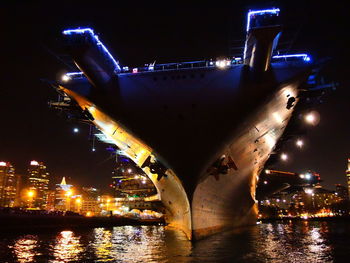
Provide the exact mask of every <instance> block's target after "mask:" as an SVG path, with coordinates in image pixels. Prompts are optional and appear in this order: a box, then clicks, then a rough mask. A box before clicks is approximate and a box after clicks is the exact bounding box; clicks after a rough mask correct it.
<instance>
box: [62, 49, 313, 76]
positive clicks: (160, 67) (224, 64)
mask: <svg viewBox="0 0 350 263" xmlns="http://www.w3.org/2000/svg"><path fill="white" fill-rule="evenodd" d="M287 61H290V62H291V61H301V62H304V63H310V62H311V57H310V56H309V55H308V54H305V53H301V54H286V55H275V56H273V57H272V59H271V62H272V63H275V62H287ZM237 64H242V58H240V57H234V58H230V59H221V60H215V61H214V60H198V61H189V62H178V63H164V64H154V63H152V64H146V65H145V66H143V67H137V68H129V67H128V66H124V67H122V68H121V71H120V73H119V74H121V73H127V74H136V73H142V72H154V71H168V70H179V69H192V68H215V67H217V68H219V69H225V68H228V67H232V66H235V65H237ZM83 78H85V76H84V73H83V72H69V73H66V74H65V75H63V77H62V80H63V81H64V82H67V81H69V80H73V79H83Z"/></svg>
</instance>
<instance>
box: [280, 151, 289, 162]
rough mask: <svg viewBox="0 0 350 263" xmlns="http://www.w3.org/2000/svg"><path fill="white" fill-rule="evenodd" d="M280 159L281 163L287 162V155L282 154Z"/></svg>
mask: <svg viewBox="0 0 350 263" xmlns="http://www.w3.org/2000/svg"><path fill="white" fill-rule="evenodd" d="M281 159H282V161H287V159H288V155H287V154H286V153H282V154H281Z"/></svg>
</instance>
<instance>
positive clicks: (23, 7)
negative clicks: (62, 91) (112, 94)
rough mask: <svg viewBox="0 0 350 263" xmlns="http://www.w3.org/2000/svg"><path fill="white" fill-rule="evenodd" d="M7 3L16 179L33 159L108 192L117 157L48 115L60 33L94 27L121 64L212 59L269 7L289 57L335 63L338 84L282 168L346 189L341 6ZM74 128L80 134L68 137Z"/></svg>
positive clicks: (5, 148) (349, 140)
mask: <svg viewBox="0 0 350 263" xmlns="http://www.w3.org/2000/svg"><path fill="white" fill-rule="evenodd" d="M8 2H12V3H11V4H3V3H2V4H0V7H1V9H0V32H1V44H0V46H1V64H0V65H1V79H0V89H1V93H0V107H1V122H0V123H1V129H0V160H4V161H9V162H11V163H12V164H13V165H14V166H15V168H16V170H17V172H18V173H21V174H24V173H25V172H26V169H27V167H28V165H29V162H30V160H33V159H35V160H38V161H43V162H45V163H46V165H47V167H48V169H49V172H50V173H51V175H52V178H53V182H54V183H57V182H58V181H59V180H60V178H62V176H66V177H68V178H70V179H68V181H69V182H72V183H73V184H79V185H85V186H96V187H101V188H105V187H106V186H108V184H109V183H110V176H111V171H112V167H113V163H114V157H113V156H111V155H110V153H109V152H107V151H106V150H105V148H106V145H104V144H102V143H98V145H97V151H96V152H92V151H91V149H92V145H91V141H89V127H88V126H84V125H82V124H79V125H77V124H75V123H69V122H67V121H66V120H65V119H64V118H63V117H62V116H58V114H57V112H55V111H54V110H52V109H50V108H49V107H48V101H49V100H55V98H56V97H57V95H56V93H55V91H54V90H53V89H52V88H50V87H49V86H48V85H47V84H45V83H44V82H43V81H41V79H50V80H55V79H58V78H59V77H60V76H61V75H62V74H63V73H65V72H67V71H69V67H67V65H65V64H64V63H63V62H62V61H61V60H60V59H59V58H60V57H61V55H63V52H62V49H61V47H60V44H59V43H60V42H59V40H60V37H61V32H62V30H63V29H67V28H72V27H73V28H74V27H78V26H81V27H86V26H88V27H93V28H94V29H95V32H97V33H99V35H100V39H101V40H102V41H103V42H104V44H105V45H106V46H107V47H108V48H109V50H110V51H111V53H112V54H113V55H114V56H115V57H117V58H118V59H119V60H120V62H121V64H122V65H128V66H142V65H143V64H145V63H150V62H153V61H154V60H156V62H157V63H166V62H178V61H189V60H200V59H209V58H214V59H215V58H217V57H219V56H228V55H233V54H234V53H232V49H230V47H232V46H236V47H237V46H243V42H244V38H245V26H246V18H245V16H246V13H247V11H248V10H249V9H259V8H266V7H271V6H274V7H279V8H280V9H281V15H282V20H283V22H284V25H285V32H286V33H285V34H284V35H282V39H283V36H284V37H285V38H286V37H287V36H288V37H289V39H288V41H289V44H288V45H287V46H288V49H289V50H290V52H291V53H292V52H307V53H309V54H311V56H312V57H313V59H315V60H317V59H319V58H324V57H330V58H332V60H331V62H330V64H329V65H328V66H327V67H326V69H325V75H326V76H327V78H328V79H330V80H333V81H336V82H338V83H339V86H338V87H337V90H336V91H335V92H333V93H332V94H330V95H329V96H328V97H327V98H325V99H324V103H323V104H321V105H319V106H317V107H316V108H315V109H316V110H317V111H318V112H319V113H320V115H321V120H320V123H319V125H318V126H316V127H313V128H311V129H309V130H308V135H307V137H306V147H305V148H304V149H303V150H297V149H296V148H295V147H290V149H292V148H293V149H292V151H291V152H290V153H289V154H290V159H289V161H288V162H287V163H285V164H280V165H279V167H280V168H281V169H286V170H290V171H295V172H303V171H305V170H308V169H312V170H315V171H317V172H319V173H320V174H321V177H322V179H323V180H324V183H323V184H324V185H325V186H326V187H328V188H334V184H335V183H342V184H345V170H346V165H347V158H348V157H350V103H349V101H350V87H349V76H350V70H349V68H350V67H349V59H350V51H349V47H350V40H349V39H350V37H349V25H350V23H349V21H348V19H349V14H348V10H350V9H349V6H345V4H344V5H343V4H341V1H333V2H329V1H327V2H326V3H322V2H323V1H288V3H284V2H283V1H281V2H278V1H273V2H271V1H270V2H267V1H260V2H258V1H250V2H249V1H231V4H227V3H224V2H220V1H211V4H206V3H203V1H198V2H197V3H192V4H189V3H188V2H189V1H187V2H185V1H183V2H171V1H164V2H166V4H163V5H156V4H152V3H148V2H149V1H147V3H142V4H139V3H137V1H130V3H129V4H121V1H102V0H101V1H94V2H95V4H86V3H85V2H87V1H85V2H84V1H81V2H80V1H74V2H75V3H74V4H72V3H71V2H73V1H28V2H30V3H24V2H25V1H21V2H19V1H18V2H16V1H8ZM286 2H287V1H286ZM112 3H118V5H117V4H114V5H113V4H112ZM248 3H249V4H248ZM286 40H287V39H286ZM281 41H282V40H281ZM233 50H236V49H233ZM236 53H237V50H236ZM76 126H78V127H79V128H80V132H79V133H78V134H75V133H73V128H74V127H76Z"/></svg>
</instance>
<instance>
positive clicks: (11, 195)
mask: <svg viewBox="0 0 350 263" xmlns="http://www.w3.org/2000/svg"><path fill="white" fill-rule="evenodd" d="M18 183H19V180H18V178H17V176H16V175H15V169H14V168H13V166H12V165H11V163H9V162H0V206H6V207H13V206H14V205H15V200H16V198H17V195H18V191H19V189H18Z"/></svg>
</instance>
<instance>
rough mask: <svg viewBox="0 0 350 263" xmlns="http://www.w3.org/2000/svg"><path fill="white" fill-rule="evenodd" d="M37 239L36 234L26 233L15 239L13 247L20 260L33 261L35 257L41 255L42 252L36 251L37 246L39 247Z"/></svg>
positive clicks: (21, 261) (25, 262)
mask: <svg viewBox="0 0 350 263" xmlns="http://www.w3.org/2000/svg"><path fill="white" fill-rule="evenodd" d="M37 239H38V238H37V237H36V236H32V235H26V236H24V237H22V238H19V239H17V240H15V243H14V245H13V246H11V248H12V249H13V252H14V254H15V255H16V257H17V260H18V262H20V263H27V262H33V260H34V257H35V256H36V255H40V253H39V252H37V251H36V248H37V247H38V240H37Z"/></svg>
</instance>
